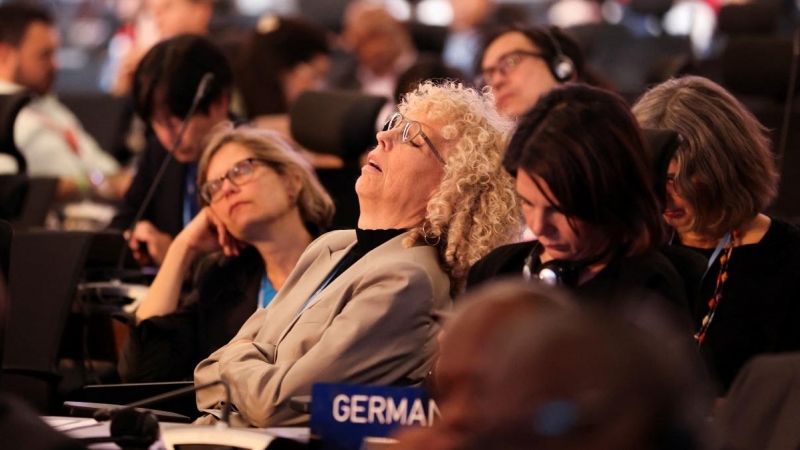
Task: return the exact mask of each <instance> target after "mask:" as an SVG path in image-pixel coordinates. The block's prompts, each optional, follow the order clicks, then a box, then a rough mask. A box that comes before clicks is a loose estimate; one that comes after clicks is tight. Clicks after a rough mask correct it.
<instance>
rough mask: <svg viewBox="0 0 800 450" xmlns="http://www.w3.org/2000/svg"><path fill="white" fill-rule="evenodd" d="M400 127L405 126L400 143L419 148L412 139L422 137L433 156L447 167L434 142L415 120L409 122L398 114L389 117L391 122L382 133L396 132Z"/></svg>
mask: <svg viewBox="0 0 800 450" xmlns="http://www.w3.org/2000/svg"><path fill="white" fill-rule="evenodd" d="M400 125H403V129H402V130H401V132H400V142H402V143H404V144H407V143H411V145H415V146H417V145H416V144H414V142H412V139H414V138H415V137H417V136H420V137H422V140H423V141H425V143H426V144H428V147H430V148H431V152H433V156H435V157H436V159H437V160H439V162H440V163H442V165H445V162H444V158H442V155H441V154H440V153H439V151H438V150H436V147H435V146H434V145H433V142H431V140H430V139H429V138H428V136H427V135H426V134H425V132H423V131H422V125H420V123H419V122H417V121H414V120H408V119H406V118H405V117H403V115H402V114H400V113H399V112H396V113H394V114H392V115H391V116H389V120H387V121H386V123H385V124H383V129H382V131H389V130H394V129H395V128H397V127H399V126H400ZM417 147H418V146H417Z"/></svg>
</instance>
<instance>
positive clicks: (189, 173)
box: [183, 164, 200, 226]
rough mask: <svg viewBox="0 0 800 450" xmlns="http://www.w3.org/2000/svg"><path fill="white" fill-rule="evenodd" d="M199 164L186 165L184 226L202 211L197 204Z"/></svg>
mask: <svg viewBox="0 0 800 450" xmlns="http://www.w3.org/2000/svg"><path fill="white" fill-rule="evenodd" d="M196 189H197V164H187V165H186V175H185V177H184V186H183V226H186V225H188V224H189V222H191V221H192V219H194V216H196V215H197V213H198V212H199V210H200V207H199V206H198V204H197V194H196V192H195V191H196Z"/></svg>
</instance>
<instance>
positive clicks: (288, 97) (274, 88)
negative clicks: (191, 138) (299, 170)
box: [235, 14, 343, 168]
mask: <svg viewBox="0 0 800 450" xmlns="http://www.w3.org/2000/svg"><path fill="white" fill-rule="evenodd" d="M330 52H331V50H330V44H329V42H328V35H327V32H326V30H325V29H324V28H322V27H320V26H318V25H316V24H314V23H312V22H309V21H307V20H304V19H300V18H284V17H278V16H276V15H273V14H268V15H265V16H262V17H261V18H260V19H259V21H258V24H257V25H256V29H255V30H254V31H253V32H252V33H251V34H250V36H249V37H248V39H247V41H246V42H245V43H244V46H243V47H242V49H241V51H240V53H239V59H238V63H237V65H236V74H235V85H236V88H237V89H238V92H237V94H238V98H239V99H241V102H242V104H243V106H244V110H245V112H246V114H247V117H248V118H250V120H251V121H252V122H253V123H254V124H255V125H257V126H259V127H261V128H268V129H271V130H275V131H278V132H280V133H282V134H283V135H284V136H285V137H286V138H288V139H291V132H290V122H289V116H288V112H289V108H290V107H291V106H292V104H293V103H294V101H295V99H297V97H298V96H299V95H300V94H302V93H303V92H305V91H307V90H314V89H320V88H323V87H324V86H325V84H326V82H327V79H328V72H329V70H330V65H331V60H330ZM302 151H303V154H304V156H305V157H306V158H307V159H308V160H309V161H310V162H311V164H312V165H313V166H314V167H333V168H335V167H340V166H341V165H342V163H343V162H342V160H341V159H340V158H336V157H333V156H330V155H323V154H319V153H313V152H310V151H306V150H302Z"/></svg>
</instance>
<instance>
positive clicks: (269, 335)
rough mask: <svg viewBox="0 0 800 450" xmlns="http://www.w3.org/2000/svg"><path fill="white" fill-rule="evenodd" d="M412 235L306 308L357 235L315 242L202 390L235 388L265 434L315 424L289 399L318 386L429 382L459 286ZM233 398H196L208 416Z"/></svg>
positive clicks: (248, 419)
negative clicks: (412, 242)
mask: <svg viewBox="0 0 800 450" xmlns="http://www.w3.org/2000/svg"><path fill="white" fill-rule="evenodd" d="M406 235H407V234H402V235H400V236H397V237H395V238H393V239H391V240H389V241H388V242H386V243H385V244H383V245H381V246H380V247H378V248H376V249H374V250H372V251H371V252H369V253H367V254H366V255H364V257H362V258H361V259H360V260H358V261H357V262H356V263H355V264H353V265H352V266H351V267H350V268H349V269H347V270H346V271H345V272H344V273H342V274H341V275H339V277H338V278H336V279H335V280H333V281H332V282H331V283H330V284H329V285H328V286H327V287H326V288H325V289H324V290H323V291H322V292H320V293H319V295H317V296H316V297H315V298H314V299H313V300H312V301H311V302H310V303H309V304H308V305H307V306H306V307H305V308H303V304H304V303H305V302H306V301H307V300H308V299H309V298H310V297H311V296H312V294H313V293H314V292H315V291H316V290H317V288H318V287H319V285H320V284H321V283H322V282H323V281H324V280H325V279H326V278H327V277H328V274H329V273H330V272H331V270H333V268H334V267H336V265H337V264H338V263H339V261H340V260H341V259H342V258H343V257H344V256H345V255H346V254H347V252H348V251H349V250H350V248H351V247H352V246H353V245H354V244H355V241H356V235H355V232H354V231H352V230H349V231H334V232H331V233H328V234H326V235H324V236H322V237H320V238H319V239H317V240H316V241H314V242H313V243H312V244H311V245H310V246H309V247H308V249H306V251H305V252H304V253H303V255H302V256H301V257H300V260H299V261H298V262H297V266H295V268H294V270H293V271H292V273H291V274H290V275H289V278H288V279H287V280H286V283H285V284H284V286H283V287H282V288H281V290H280V292H279V293H278V295H277V296H276V297H275V299H273V301H272V302H271V303H270V305H269V306H268V307H267V308H265V309H260V310H258V311H256V312H255V313H254V314H253V315H252V316H251V317H250V318H249V319H248V320H247V322H245V324H244V325H243V326H242V329H241V330H239V333H238V334H237V335H236V336H235V337H234V338H233V340H231V342H229V343H228V344H227V345H225V346H224V347H222V348H221V349H219V350H217V351H216V352H214V353H213V354H212V355H211V356H209V357H208V358H207V359H206V360H204V361H202V362H201V363H200V364H199V365H198V366H197V368H196V369H195V372H194V379H195V383H196V384H201V383H207V382H210V381H213V380H217V379H220V378H221V379H223V380H225V381H227V382H228V383H229V385H230V387H231V396H232V399H231V401H232V403H233V405H234V406H235V408H236V410H238V417H237V418H236V419H235V420H236V422H238V423H240V424H249V425H254V426H257V427H269V426H287V425H305V424H307V423H308V416H306V415H303V414H300V413H297V412H295V411H292V410H291V409H290V408H289V406H288V404H289V399H290V398H292V397H294V396H297V395H308V394H310V393H311V386H312V384H314V383H316V382H335V383H363V384H377V385H391V384H402V385H409V384H419V383H421V382H422V381H423V380H424V378H425V376H426V375H427V373H428V371H429V370H430V366H431V364H432V362H433V357H434V355H435V353H436V351H437V350H438V343H437V339H436V337H437V334H438V333H439V326H438V324H437V323H436V322H435V321H433V320H432V319H431V311H432V310H437V309H448V308H450V307H451V304H452V301H451V298H450V294H449V292H450V280H449V278H448V276H447V274H446V273H445V272H444V271H443V270H442V268H441V265H440V264H439V258H438V255H437V254H436V250H435V249H434V248H432V247H427V246H416V247H412V248H404V247H403V245H402V241H403V238H405V237H406ZM301 308H303V309H302V312H300V310H301ZM298 313H299V314H298ZM224 399H225V396H224V391H223V389H222V387H221V386H218V387H215V388H212V389H207V390H204V391H199V392H198V393H197V405H198V408H200V409H208V408H219V407H220V402H222V401H224ZM212 421H213V420H210V419H209V417H208V416H206V417H205V418H202V417H201V418H200V419H199V420H198V423H209V422H212Z"/></svg>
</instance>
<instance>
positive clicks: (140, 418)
mask: <svg viewBox="0 0 800 450" xmlns="http://www.w3.org/2000/svg"><path fill="white" fill-rule="evenodd" d="M160 436H161V433H160V429H159V426H158V420H157V419H156V416H154V415H153V414H152V413H150V412H148V411H137V410H135V409H119V410H117V411H115V412H114V414H113V417H112V419H111V426H110V436H103V437H91V438H83V439H79V441H80V442H82V443H83V444H86V445H92V444H99V443H105V442H113V443H115V444H117V446H119V447H120V448H123V449H147V448H150V446H151V445H153V443H155V442H156V441H157V440H158V439H159V437H160Z"/></svg>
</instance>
